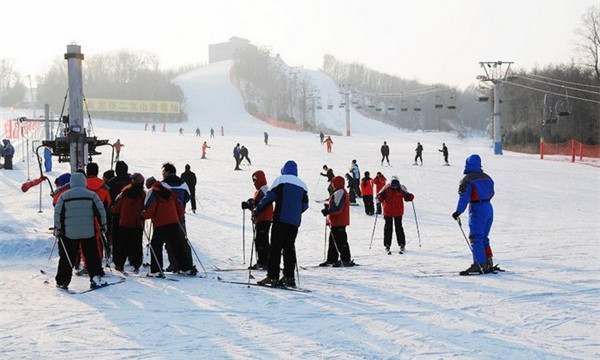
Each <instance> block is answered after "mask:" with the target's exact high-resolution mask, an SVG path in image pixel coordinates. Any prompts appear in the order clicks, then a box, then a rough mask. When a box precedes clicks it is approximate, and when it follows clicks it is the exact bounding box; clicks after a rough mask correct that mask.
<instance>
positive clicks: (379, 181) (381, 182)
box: [373, 171, 387, 215]
mask: <svg viewBox="0 0 600 360" xmlns="http://www.w3.org/2000/svg"><path fill="white" fill-rule="evenodd" d="M386 181H387V179H386V178H385V176H383V174H382V173H381V172H379V171H378V172H377V175H376V176H375V179H373V184H374V185H375V194H379V192H380V191H381V189H383V187H384V186H385V182H386ZM376 200H377V214H378V215H381V203H380V202H379V199H376Z"/></svg>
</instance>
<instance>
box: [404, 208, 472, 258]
mask: <svg viewBox="0 0 600 360" xmlns="http://www.w3.org/2000/svg"><path fill="white" fill-rule="evenodd" d="M412 207H413V213H414V214H415V223H416V224H417V236H418V237H419V247H421V232H420V231H419V220H417V210H415V202H414V201H412ZM461 230H462V227H461Z"/></svg>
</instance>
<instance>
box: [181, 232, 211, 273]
mask: <svg viewBox="0 0 600 360" xmlns="http://www.w3.org/2000/svg"><path fill="white" fill-rule="evenodd" d="M178 224H179V227H180V228H181V231H182V232H183V236H184V237H185V240H186V241H187V243H188V245H189V246H190V249H192V251H193V252H194V255H195V256H196V259H197V260H198V262H199V263H200V266H201V267H202V271H204V275H205V276H207V277H208V273H207V272H206V269H205V268H204V265H203V264H202V260H200V257H198V253H196V249H194V245H192V242H191V241H190V239H189V238H188V236H187V233H186V231H185V229H184V228H183V225H181V223H178Z"/></svg>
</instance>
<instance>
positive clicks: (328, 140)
mask: <svg viewBox="0 0 600 360" xmlns="http://www.w3.org/2000/svg"><path fill="white" fill-rule="evenodd" d="M325 145H327V152H328V153H331V145H333V140H331V136H328V137H327V139H326V140H325Z"/></svg>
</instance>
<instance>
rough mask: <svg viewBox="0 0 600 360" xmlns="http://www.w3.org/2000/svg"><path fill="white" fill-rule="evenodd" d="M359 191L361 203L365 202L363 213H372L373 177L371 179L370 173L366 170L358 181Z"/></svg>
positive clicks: (373, 210) (373, 211)
mask: <svg viewBox="0 0 600 360" xmlns="http://www.w3.org/2000/svg"><path fill="white" fill-rule="evenodd" d="M360 192H361V193H362V198H363V203H364V204H365V213H366V214H367V215H369V216H371V215H374V214H375V207H374V205H373V179H371V174H370V173H369V172H368V171H365V177H363V178H362V180H361V181H360Z"/></svg>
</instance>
